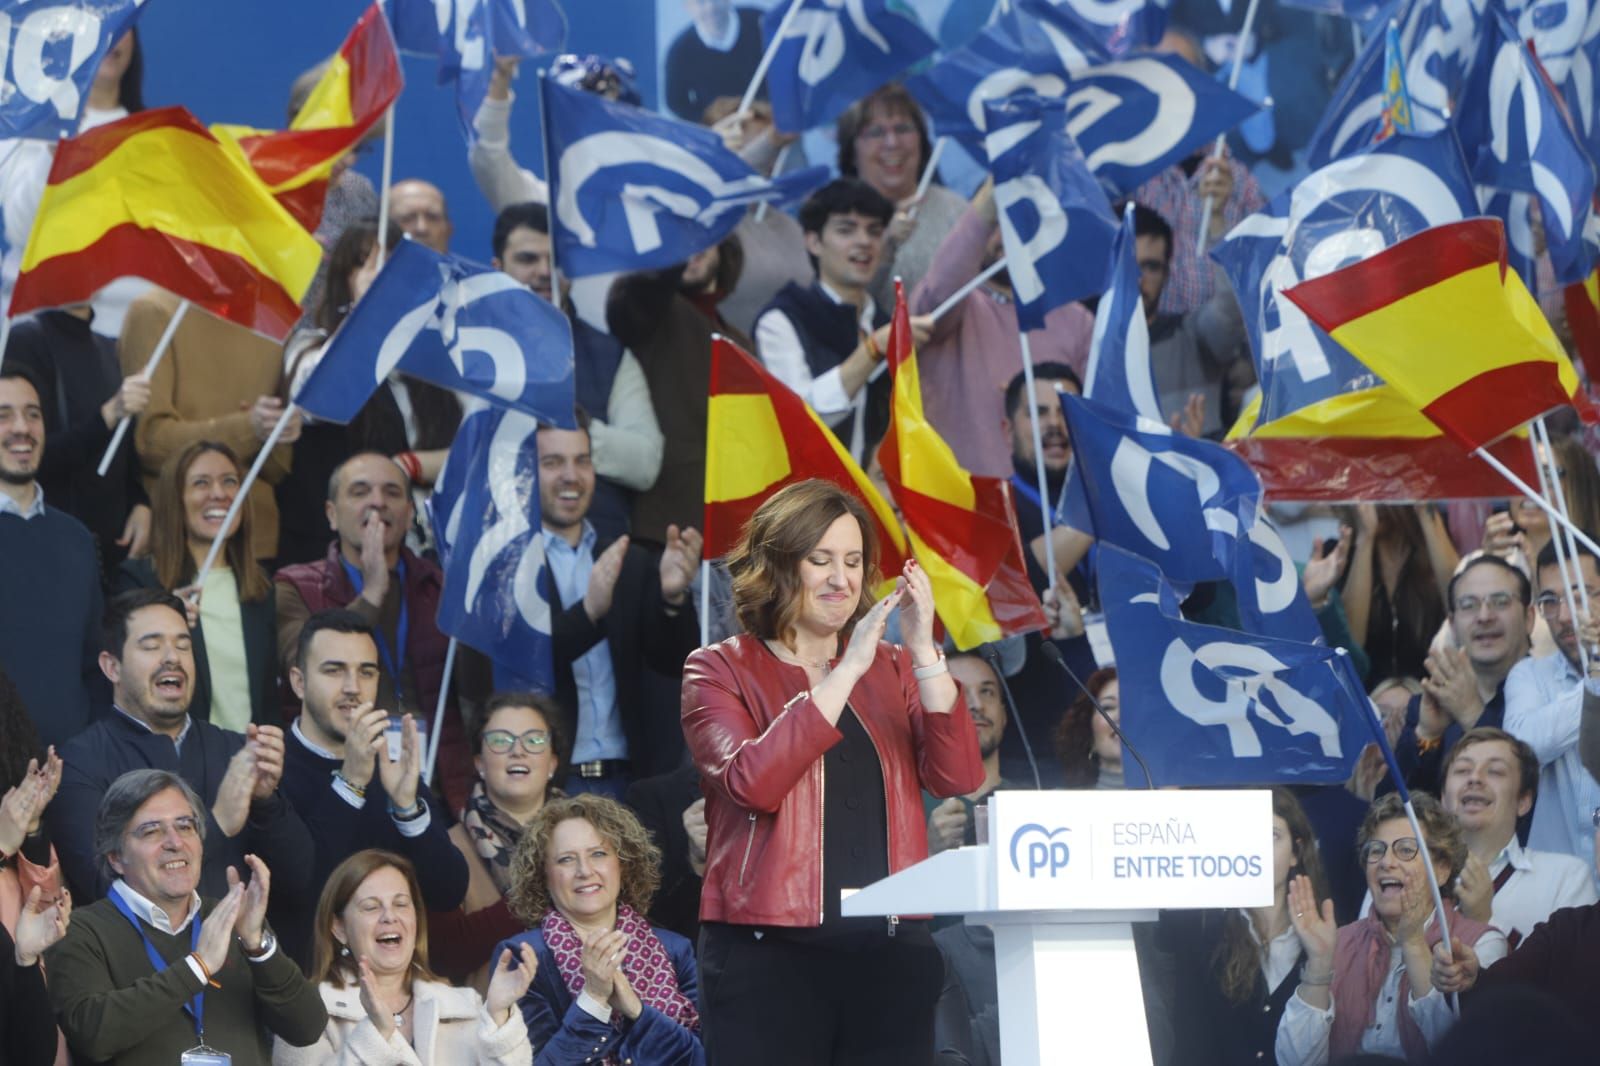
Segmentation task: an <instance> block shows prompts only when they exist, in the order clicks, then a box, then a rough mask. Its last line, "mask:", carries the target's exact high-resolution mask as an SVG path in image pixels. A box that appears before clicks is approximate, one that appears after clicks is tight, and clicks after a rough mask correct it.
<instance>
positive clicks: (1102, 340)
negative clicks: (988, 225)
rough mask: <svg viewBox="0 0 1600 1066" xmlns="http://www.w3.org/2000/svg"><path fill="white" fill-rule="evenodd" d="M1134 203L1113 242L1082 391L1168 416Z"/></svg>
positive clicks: (1134, 411) (1151, 416)
mask: <svg viewBox="0 0 1600 1066" xmlns="http://www.w3.org/2000/svg"><path fill="white" fill-rule="evenodd" d="M1133 206H1134V205H1133V204H1131V203H1130V204H1128V205H1127V207H1126V209H1125V210H1124V212H1123V216H1122V228H1121V229H1119V230H1118V231H1117V236H1116V239H1115V240H1114V241H1113V242H1112V244H1111V284H1110V287H1109V288H1108V289H1107V290H1106V294H1105V295H1104V296H1103V297H1101V299H1100V306H1099V307H1098V308H1096V310H1095V315H1094V335H1093V336H1092V337H1091V338H1090V341H1089V367H1088V371H1087V372H1086V373H1085V375H1084V379H1085V380H1084V384H1083V394H1084V395H1085V396H1087V397H1088V398H1089V399H1091V400H1094V401H1095V402H1096V403H1102V404H1105V405H1106V406H1107V407H1110V408H1112V409H1114V410H1117V411H1121V412H1123V413H1124V414H1130V415H1135V416H1137V417H1139V418H1145V419H1148V420H1150V421H1151V422H1165V421H1166V415H1164V414H1163V413H1162V411H1161V401H1160V400H1159V399H1157V397H1156V379H1155V372H1154V371H1153V370H1152V369H1151V366H1150V326H1149V324H1148V323H1147V322H1146V320H1145V316H1144V297H1143V296H1142V295H1141V294H1140V292H1139V263H1138V261H1137V260H1136V259H1135V258H1134V254H1133V251H1134V233H1133Z"/></svg>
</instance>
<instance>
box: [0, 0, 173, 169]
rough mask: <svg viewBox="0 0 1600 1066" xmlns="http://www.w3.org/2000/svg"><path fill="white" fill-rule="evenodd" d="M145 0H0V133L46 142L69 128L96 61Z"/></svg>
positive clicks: (72, 130)
mask: <svg viewBox="0 0 1600 1066" xmlns="http://www.w3.org/2000/svg"><path fill="white" fill-rule="evenodd" d="M145 2H146V0H4V2H0V139H3V138H9V137H22V138H27V139H30V140H46V141H54V140H57V139H59V138H61V137H71V136H72V135H73V134H75V133H77V132H78V119H79V117H80V116H81V115H82V114H83V107H84V104H85V103H86V102H87V101H88V99H89V87H90V85H91V84H92V83H93V82H94V76H95V72H96V71H98V70H99V69H100V61H101V60H102V59H104V58H105V55H106V53H107V52H109V51H110V50H111V47H112V46H113V45H114V44H116V43H117V40H118V38H120V37H121V36H122V35H123V34H124V33H126V32H127V31H128V29H129V28H130V27H132V26H133V23H134V20H135V19H137V18H138V17H139V13H140V11H141V10H143V8H144V5H145ZM0 155H3V153H0Z"/></svg>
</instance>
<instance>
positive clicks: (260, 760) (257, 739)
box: [244, 722, 283, 800]
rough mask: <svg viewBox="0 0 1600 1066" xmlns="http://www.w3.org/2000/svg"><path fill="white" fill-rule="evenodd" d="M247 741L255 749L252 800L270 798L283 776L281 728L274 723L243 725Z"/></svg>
mask: <svg viewBox="0 0 1600 1066" xmlns="http://www.w3.org/2000/svg"><path fill="white" fill-rule="evenodd" d="M244 735H245V737H246V738H247V743H248V744H249V746H250V747H251V748H253V749H254V750H255V756H256V776H255V784H254V786H253V787H252V788H251V791H250V798H251V799H252V800H266V799H271V798H272V794H273V793H274V792H276V791H277V790H278V782H279V781H280V780H282V778H283V730H282V729H279V728H278V727H277V726H275V725H256V724H255V723H254V722H252V723H251V724H249V725H247V726H245V729H244Z"/></svg>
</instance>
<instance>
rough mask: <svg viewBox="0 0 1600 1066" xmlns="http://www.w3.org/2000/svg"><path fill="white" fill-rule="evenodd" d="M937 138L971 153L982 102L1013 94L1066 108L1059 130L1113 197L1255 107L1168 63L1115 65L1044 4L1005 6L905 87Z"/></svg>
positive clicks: (1152, 59) (1029, 0) (1082, 29)
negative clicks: (1054, 100)
mask: <svg viewBox="0 0 1600 1066" xmlns="http://www.w3.org/2000/svg"><path fill="white" fill-rule="evenodd" d="M906 88H907V89H909V90H910V91H911V93H912V95H913V96H915V97H916V98H917V100H918V101H919V102H920V103H921V104H922V106H923V107H924V108H925V109H926V110H927V112H928V116H929V118H931V119H932V120H933V124H934V128H935V130H936V131H937V132H938V133H939V134H940V135H941V136H950V137H955V138H956V139H958V140H960V141H962V142H963V143H965V144H966V145H967V147H968V148H970V149H972V150H973V151H974V152H976V151H977V150H978V149H979V148H980V147H981V143H982V140H983V136H984V132H985V130H984V121H985V120H984V114H983V105H984V102H985V101H988V100H1000V99H1004V98H1005V97H1007V96H1011V95H1013V94H1016V93H1020V92H1027V91H1032V92H1035V93H1037V94H1038V95H1040V96H1059V97H1063V98H1064V99H1065V100H1066V102H1067V132H1068V133H1070V134H1072V136H1073V138H1074V139H1075V140H1076V141H1077V142H1078V146H1079V147H1080V148H1081V149H1082V150H1083V155H1084V158H1085V160H1086V161H1087V163H1088V165H1089V170H1090V172H1091V173H1093V174H1094V176H1095V177H1096V178H1097V179H1099V181H1100V183H1101V185H1103V186H1105V187H1106V189H1107V190H1109V191H1111V192H1113V193H1116V194H1123V193H1127V192H1129V191H1131V190H1133V189H1135V188H1137V187H1138V186H1139V185H1140V184H1141V183H1142V182H1144V180H1145V179H1146V178H1149V177H1150V176H1152V175H1154V174H1157V173H1159V172H1160V171H1162V170H1165V169H1166V168H1167V167H1169V166H1171V165H1172V164H1173V163H1176V162H1178V161H1180V160H1182V159H1184V158H1186V157H1187V156H1188V155H1189V153H1190V152H1192V151H1193V150H1194V149H1195V148H1196V147H1198V146H1199V145H1201V144H1204V143H1206V142H1207V141H1210V140H1211V139H1212V138H1213V137H1215V136H1216V135H1217V134H1219V133H1221V132H1223V131H1224V130H1228V129H1231V128H1232V127H1233V126H1235V125H1237V124H1238V123H1239V122H1240V121H1242V120H1243V119H1245V118H1246V117H1248V116H1249V115H1251V114H1254V113H1255V112H1256V110H1257V109H1258V106H1259V105H1257V104H1256V103H1255V102H1253V101H1251V100H1248V99H1246V98H1245V97H1243V96H1241V95H1239V94H1238V93H1236V92H1233V91H1231V90H1229V89H1227V88H1226V87H1224V86H1222V85H1219V84H1218V83H1217V82H1215V81H1214V80H1212V79H1211V78H1209V77H1207V76H1206V75H1205V74H1203V73H1202V72H1200V71H1199V70H1197V69H1195V68H1194V67H1193V66H1192V65H1190V64H1189V63H1188V62H1186V61H1185V60H1183V59H1180V58H1178V57H1177V56H1171V55H1154V54H1138V55H1128V56H1124V57H1121V58H1115V57H1113V56H1112V55H1111V53H1110V52H1109V51H1108V50H1107V49H1106V47H1105V46H1104V45H1103V44H1102V43H1101V41H1100V39H1099V37H1098V36H1097V34H1096V33H1095V31H1094V30H1093V28H1092V27H1089V26H1087V25H1086V24H1085V23H1084V22H1083V21H1082V20H1081V19H1080V18H1078V17H1077V16H1076V15H1074V14H1073V13H1072V12H1071V11H1069V10H1067V9H1066V8H1056V7H1052V6H1051V5H1050V4H1048V3H1046V2H1045V0H1015V2H1014V3H1012V5H1011V9H1010V10H1009V11H1008V12H1006V13H1005V14H1003V15H1001V16H1000V17H999V18H997V19H996V20H995V21H994V22H993V23H992V24H991V25H990V26H989V27H987V28H986V29H985V30H984V31H983V33H981V34H979V35H978V36H977V37H976V38H975V39H974V40H973V41H972V42H971V43H969V44H968V45H967V46H966V47H964V48H961V49H958V50H957V51H955V52H953V53H951V54H950V55H947V56H945V57H944V58H943V59H941V60H940V61H939V62H938V63H936V64H935V65H934V66H932V67H930V68H929V69H928V70H926V71H924V72H923V73H921V74H918V75H917V76H916V77H914V78H911V79H909V80H908V81H907V82H906Z"/></svg>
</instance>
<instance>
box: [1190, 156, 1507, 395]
mask: <svg viewBox="0 0 1600 1066" xmlns="http://www.w3.org/2000/svg"><path fill="white" fill-rule="evenodd" d="M1478 211H1479V208H1478V202H1477V197H1476V193H1475V191H1474V189H1473V186H1472V180H1471V178H1470V177H1469V176H1468V172H1467V164H1466V161H1465V160H1464V159H1463V158H1462V156H1461V148H1460V146H1459V144H1458V143H1457V141H1456V138H1455V134H1454V133H1453V132H1451V131H1450V130H1448V129H1445V130H1440V131H1439V132H1437V133H1432V134H1428V135H1426V136H1405V135H1401V136H1395V137H1390V138H1388V139H1387V140H1385V141H1382V142H1380V143H1379V144H1376V145H1374V146H1372V147H1371V148H1370V149H1369V150H1367V151H1365V152H1362V153H1359V154H1357V155H1353V156H1350V157H1348V158H1344V159H1340V160H1337V161H1335V162H1333V163H1330V164H1328V165H1327V166H1325V167H1323V168H1322V169H1320V170H1318V171H1316V172H1314V173H1312V174H1311V175H1309V176H1307V177H1306V178H1304V179H1302V180H1301V181H1300V183H1299V184H1298V185H1296V186H1295V187H1294V188H1293V189H1291V190H1288V191H1286V192H1284V193H1283V194H1281V195H1279V196H1278V197H1277V198H1275V199H1274V200H1273V201H1272V202H1271V203H1269V204H1268V205H1267V206H1266V207H1265V208H1263V209H1262V210H1261V211H1260V212H1258V213H1256V214H1254V215H1251V216H1250V217H1248V218H1246V219H1245V220H1244V221H1242V222H1240V223H1239V224H1238V225H1237V226H1235V227H1234V228H1233V230H1232V231H1231V232H1229V234H1228V236H1227V239H1226V240H1224V241H1223V242H1222V243H1220V244H1218V245H1217V246H1216V247H1215V248H1213V249H1212V251H1211V256H1212V258H1214V259H1215V260H1216V261H1217V262H1218V263H1219V264H1220V265H1221V266H1222V269H1223V271H1224V272H1225V273H1226V274H1227V276H1228V280H1229V282H1230V283H1231V284H1232V285H1233V291H1234V294H1235V295H1236V296H1237V297H1238V298H1239V307H1240V309H1241V312H1242V313H1243V315H1244V322H1245V330H1246V332H1247V333H1248V335H1249V337H1250V347H1251V350H1252V353H1253V355H1254V358H1255V366H1256V375H1257V377H1258V379H1259V380H1260V382H1261V414H1260V417H1259V419H1258V423H1259V424H1263V425H1264V424H1266V423H1267V422H1271V421H1273V420H1274V419H1277V418H1281V417H1283V416H1285V415H1288V414H1290V413H1292V412H1294V411H1298V410H1300V409H1301V408H1304V407H1309V406H1311V405H1312V404H1316V403H1320V402H1322V401H1324V400H1327V399H1330V398H1332V397H1335V396H1338V395H1341V394H1344V393H1347V392H1357V391H1360V390H1362V389H1369V388H1375V387H1376V386H1378V385H1380V384H1382V380H1381V379H1380V378H1379V377H1378V376H1377V375H1376V374H1373V373H1372V371H1371V370H1369V369H1368V368H1367V367H1366V366H1365V365H1364V364H1363V363H1361V362H1360V361H1358V360H1357V359H1356V358H1355V357H1354V356H1352V355H1351V354H1350V353H1349V352H1347V351H1345V350H1344V348H1343V347H1342V346H1341V345H1339V344H1338V343H1337V342H1336V341H1334V340H1333V339H1332V338H1331V337H1329V336H1328V335H1327V334H1326V333H1324V332H1323V331H1322V330H1321V329H1319V328H1318V327H1317V326H1316V325H1315V324H1314V323H1312V322H1311V320H1310V319H1308V318H1306V316H1305V314H1304V313H1303V312H1302V311H1301V310H1300V309H1299V308H1298V307H1296V306H1295V305H1294V304H1293V303H1292V302H1291V301H1289V300H1286V299H1284V298H1283V296H1282V293H1283V290H1285V289H1288V288H1291V287H1293V286H1294V285H1296V284H1298V283H1299V282H1301V281H1305V280H1307V279H1309V278H1312V277H1317V276H1320V275H1322V274H1325V273H1327V272H1329V271H1331V270H1337V269H1338V268H1339V267H1341V266H1347V265H1349V264H1350V263H1352V262H1355V261H1356V260H1358V259H1362V258H1365V257H1366V256H1368V255H1371V254H1373V253H1374V252H1377V251H1380V250H1382V249H1384V248H1387V247H1389V246H1390V245H1393V244H1396V243H1398V242H1399V241H1402V240H1404V239H1405V238H1407V237H1410V236H1413V235H1415V234H1417V233H1420V232H1422V231H1423V230H1425V229H1428V228H1429V227H1431V226H1439V225H1443V224H1445V223H1447V222H1459V221H1461V220H1462V219H1464V218H1472V217H1475V216H1476V215H1477V214H1478Z"/></svg>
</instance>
